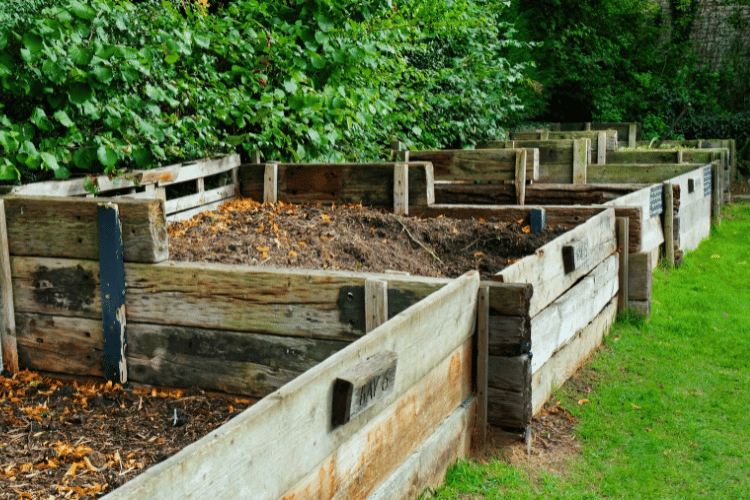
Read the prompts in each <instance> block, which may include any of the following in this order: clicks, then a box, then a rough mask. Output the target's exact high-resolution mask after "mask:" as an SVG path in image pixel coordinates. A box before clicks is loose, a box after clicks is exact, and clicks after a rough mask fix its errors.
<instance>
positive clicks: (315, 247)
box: [169, 199, 565, 279]
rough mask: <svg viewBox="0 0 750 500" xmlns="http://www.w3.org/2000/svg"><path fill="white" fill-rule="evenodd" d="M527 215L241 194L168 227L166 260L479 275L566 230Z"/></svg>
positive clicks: (486, 275)
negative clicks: (439, 213)
mask: <svg viewBox="0 0 750 500" xmlns="http://www.w3.org/2000/svg"><path fill="white" fill-rule="evenodd" d="M564 232H565V230H564V229H562V228H557V227H549V226H548V227H546V228H545V229H544V230H543V231H542V232H540V233H538V234H531V233H530V228H529V225H528V221H524V220H517V221H511V222H509V223H508V222H502V221H498V220H491V219H490V220H483V219H478V220H458V219H451V218H447V217H441V218H435V219H428V218H425V219H420V218H416V217H401V216H396V215H393V214H391V213H387V212H384V211H379V210H374V209H371V208H365V207H362V206H359V205H346V206H333V207H331V206H320V205H316V206H312V205H286V204H284V203H278V204H274V205H270V204H260V203H257V202H255V201H253V200H249V199H243V200H237V201H233V202H230V203H227V204H225V205H223V206H222V207H220V208H219V210H217V211H214V212H204V213H202V214H199V215H197V216H196V217H194V218H193V219H190V220H188V221H183V222H176V223H172V224H170V226H169V249H170V259H172V260H179V261H193V262H222V263H226V264H244V265H253V266H257V265H264V266H271V267H281V268H304V269H331V270H347V271H361V272H368V273H380V272H385V271H401V272H408V273H410V274H412V275H416V276H431V277H448V278H455V277H458V276H460V275H461V274H463V273H465V272H467V271H469V270H472V269H478V270H479V271H480V274H481V276H482V278H483V279H490V278H491V277H492V275H494V274H496V273H497V272H499V271H501V270H502V269H503V268H505V267H506V266H508V265H509V264H512V263H513V262H516V261H517V260H519V259H520V258H522V257H524V256H526V255H530V254H533V253H534V252H535V251H536V250H537V249H538V248H539V247H541V246H543V245H544V244H545V243H547V242H549V241H551V240H552V239H554V238H555V237H557V236H559V235H560V234H562V233H564Z"/></svg>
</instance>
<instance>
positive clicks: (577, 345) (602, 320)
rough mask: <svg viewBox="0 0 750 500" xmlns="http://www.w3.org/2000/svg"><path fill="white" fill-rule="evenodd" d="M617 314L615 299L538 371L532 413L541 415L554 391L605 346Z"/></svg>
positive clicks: (535, 376) (533, 392) (532, 387)
mask: <svg viewBox="0 0 750 500" xmlns="http://www.w3.org/2000/svg"><path fill="white" fill-rule="evenodd" d="M616 314H617V299H616V298H614V299H612V300H611V301H609V302H608V303H607V305H606V306H604V308H603V309H602V310H601V311H600V312H599V313H598V314H597V315H596V317H595V318H594V319H593V321H591V322H590V323H588V324H587V325H586V326H585V327H583V328H582V329H580V330H578V331H577V332H576V334H575V335H574V336H573V337H572V338H571V340H570V341H569V342H568V343H567V344H565V345H564V346H562V348H560V349H559V350H558V351H557V352H555V354H554V355H553V356H552V357H551V358H549V359H548V360H547V361H546V362H545V363H544V365H543V366H541V367H540V368H538V369H537V370H536V371H535V372H534V374H533V376H532V383H531V397H532V401H531V405H530V406H531V407H532V412H533V413H536V412H538V411H539V410H540V409H541V408H542V406H543V405H544V402H545V401H547V398H549V396H550V394H552V391H553V390H554V389H556V388H557V387H560V386H561V385H562V384H563V382H565V381H566V380H568V379H569V378H570V377H571V376H572V375H573V374H574V373H575V372H576V370H578V368H580V366H581V365H582V364H583V363H584V362H585V361H586V359H588V357H589V356H590V354H591V353H592V352H593V351H594V350H595V349H596V347H597V346H598V345H599V344H601V342H602V337H603V336H604V335H605V334H606V333H607V332H608V331H609V329H610V327H611V326H612V323H614V321H615V316H616Z"/></svg>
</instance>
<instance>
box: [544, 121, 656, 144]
mask: <svg viewBox="0 0 750 500" xmlns="http://www.w3.org/2000/svg"><path fill="white" fill-rule="evenodd" d="M550 128H551V130H554V131H576V130H616V131H617V138H618V140H619V141H620V143H621V144H622V145H624V144H627V146H628V147H630V148H632V147H635V144H636V141H638V140H640V138H641V129H642V127H641V124H640V123H637V122H598V123H597V122H593V123H592V122H563V123H552V124H551V126H550Z"/></svg>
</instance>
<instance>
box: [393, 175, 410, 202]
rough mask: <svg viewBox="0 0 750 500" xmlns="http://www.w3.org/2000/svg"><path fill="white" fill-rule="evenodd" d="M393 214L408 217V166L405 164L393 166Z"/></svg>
mask: <svg viewBox="0 0 750 500" xmlns="http://www.w3.org/2000/svg"><path fill="white" fill-rule="evenodd" d="M393 213H394V214H396V215H409V165H408V164H406V163H396V164H395V165H394V166H393Z"/></svg>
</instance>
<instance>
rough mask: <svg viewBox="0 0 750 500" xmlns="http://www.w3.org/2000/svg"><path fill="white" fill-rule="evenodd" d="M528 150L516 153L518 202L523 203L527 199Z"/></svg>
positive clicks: (518, 203)
mask: <svg viewBox="0 0 750 500" xmlns="http://www.w3.org/2000/svg"><path fill="white" fill-rule="evenodd" d="M526 157H527V155H526V150H525V149H521V150H519V151H518V153H516V182H515V184H516V204H517V205H523V204H524V203H525V200H526Z"/></svg>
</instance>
